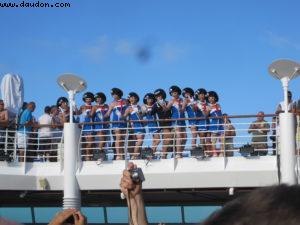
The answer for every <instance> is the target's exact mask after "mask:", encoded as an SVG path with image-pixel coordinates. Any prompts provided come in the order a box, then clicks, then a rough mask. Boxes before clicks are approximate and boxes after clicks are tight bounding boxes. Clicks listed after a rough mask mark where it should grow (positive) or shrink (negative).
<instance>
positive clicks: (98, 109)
mask: <svg viewBox="0 0 300 225" xmlns="http://www.w3.org/2000/svg"><path fill="white" fill-rule="evenodd" d="M94 99H95V105H94V106H93V108H92V117H93V119H94V123H95V124H94V131H95V132H96V135H97V137H99V145H98V147H99V150H100V151H104V148H105V146H106V142H107V139H108V135H109V123H108V122H109V118H108V117H105V115H106V113H107V112H108V109H109V106H108V105H107V104H105V102H106V95H105V94H104V93H103V92H98V93H96V94H95V95H94Z"/></svg>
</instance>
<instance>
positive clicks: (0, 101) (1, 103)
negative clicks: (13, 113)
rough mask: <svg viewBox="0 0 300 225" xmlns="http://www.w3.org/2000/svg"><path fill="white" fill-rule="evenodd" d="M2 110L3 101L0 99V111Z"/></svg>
mask: <svg viewBox="0 0 300 225" xmlns="http://www.w3.org/2000/svg"><path fill="white" fill-rule="evenodd" d="M2 110H4V101H3V100H2V99H0V111H2Z"/></svg>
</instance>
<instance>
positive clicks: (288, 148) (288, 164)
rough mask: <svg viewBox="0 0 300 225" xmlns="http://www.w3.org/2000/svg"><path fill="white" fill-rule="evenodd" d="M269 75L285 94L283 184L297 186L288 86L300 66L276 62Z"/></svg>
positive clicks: (281, 136) (281, 143)
mask: <svg viewBox="0 0 300 225" xmlns="http://www.w3.org/2000/svg"><path fill="white" fill-rule="evenodd" d="M268 70H269V73H270V74H271V75H272V76H273V77H275V78H276V79H278V80H280V81H281V83H282V87H283V92H284V113H280V114H279V123H280V137H279V142H280V174H281V183H285V184H290V185H292V184H296V182H297V177H296V172H295V165H296V162H295V160H296V159H295V151H296V137H295V134H296V132H295V116H294V114H293V113H289V112H288V105H289V102H288V86H289V81H290V80H292V79H293V78H296V77H297V76H298V75H299V74H300V64H298V63H296V62H293V61H291V60H287V59H282V60H276V61H274V62H273V63H272V64H271V65H270V66H269V69H268Z"/></svg>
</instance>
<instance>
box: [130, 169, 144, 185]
mask: <svg viewBox="0 0 300 225" xmlns="http://www.w3.org/2000/svg"><path fill="white" fill-rule="evenodd" d="M129 173H130V176H131V179H132V181H133V182H134V183H142V182H143V181H145V177H144V173H143V171H142V169H141V168H133V169H131V170H129Z"/></svg>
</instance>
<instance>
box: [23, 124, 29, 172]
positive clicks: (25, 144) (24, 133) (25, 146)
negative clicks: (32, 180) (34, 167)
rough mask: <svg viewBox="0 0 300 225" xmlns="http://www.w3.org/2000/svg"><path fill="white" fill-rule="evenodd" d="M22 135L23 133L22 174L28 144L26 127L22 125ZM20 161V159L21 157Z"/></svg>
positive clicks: (24, 167)
mask: <svg viewBox="0 0 300 225" xmlns="http://www.w3.org/2000/svg"><path fill="white" fill-rule="evenodd" d="M23 135H24V139H23V140H24V141H23V145H24V154H23V160H24V164H23V169H24V170H23V172H24V174H25V173H26V155H27V145H28V141H29V137H27V133H26V128H25V125H24V129H23ZM21 161H22V159H21Z"/></svg>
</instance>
